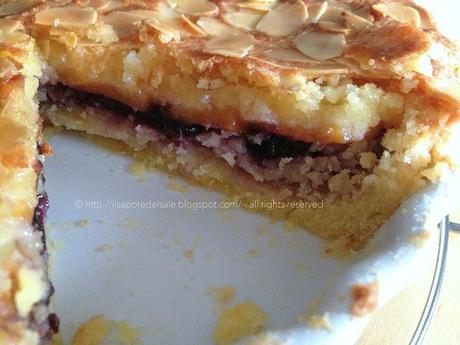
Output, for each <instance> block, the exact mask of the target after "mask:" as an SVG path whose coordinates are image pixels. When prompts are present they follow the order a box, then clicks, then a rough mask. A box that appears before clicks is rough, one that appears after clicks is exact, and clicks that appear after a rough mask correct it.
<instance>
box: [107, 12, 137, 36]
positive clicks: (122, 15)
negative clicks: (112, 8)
mask: <svg viewBox="0 0 460 345" xmlns="http://www.w3.org/2000/svg"><path fill="white" fill-rule="evenodd" d="M102 20H103V22H104V23H105V24H108V25H110V26H112V27H113V29H114V31H115V32H116V34H117V36H118V37H120V38H126V37H130V36H132V35H134V34H135V33H137V32H138V30H139V23H140V22H141V21H142V20H145V18H144V17H142V16H139V15H136V14H133V13H130V12H118V11H116V12H111V13H110V14H108V15H106V16H104V17H103V18H102Z"/></svg>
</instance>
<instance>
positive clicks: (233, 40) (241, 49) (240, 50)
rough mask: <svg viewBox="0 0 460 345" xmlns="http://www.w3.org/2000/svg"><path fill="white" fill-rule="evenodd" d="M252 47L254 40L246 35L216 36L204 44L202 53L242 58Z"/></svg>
mask: <svg viewBox="0 0 460 345" xmlns="http://www.w3.org/2000/svg"><path fill="white" fill-rule="evenodd" d="M253 46H254V38H253V37H252V36H251V35H249V34H246V33H241V34H230V35H224V36H218V37H214V38H212V39H210V40H209V41H208V42H206V45H205V48H204V52H206V53H210V54H217V55H223V56H229V57H236V58H243V57H245V56H246V55H247V54H248V52H249V51H250V50H251V49H252V47H253Z"/></svg>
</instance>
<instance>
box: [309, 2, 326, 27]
mask: <svg viewBox="0 0 460 345" xmlns="http://www.w3.org/2000/svg"><path fill="white" fill-rule="evenodd" d="M327 6H328V4H327V1H323V2H320V3H316V4H312V5H309V6H308V22H309V23H318V21H319V20H320V19H321V17H322V16H323V14H324V13H325V12H326V10H327Z"/></svg>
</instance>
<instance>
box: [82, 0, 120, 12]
mask: <svg viewBox="0 0 460 345" xmlns="http://www.w3.org/2000/svg"><path fill="white" fill-rule="evenodd" d="M89 5H90V6H91V7H93V8H95V9H96V10H98V11H99V12H101V13H107V12H110V11H114V10H118V9H120V8H123V7H124V6H125V3H124V2H123V0H91V1H90V2H89Z"/></svg>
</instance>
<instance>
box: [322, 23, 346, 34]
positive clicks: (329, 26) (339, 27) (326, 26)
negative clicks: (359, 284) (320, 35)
mask: <svg viewBox="0 0 460 345" xmlns="http://www.w3.org/2000/svg"><path fill="white" fill-rule="evenodd" d="M318 26H319V27H320V28H321V29H323V30H326V31H330V32H339V33H347V32H348V31H349V28H348V26H346V25H345V24H339V23H336V22H330V21H327V20H320V21H319V23H318Z"/></svg>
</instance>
